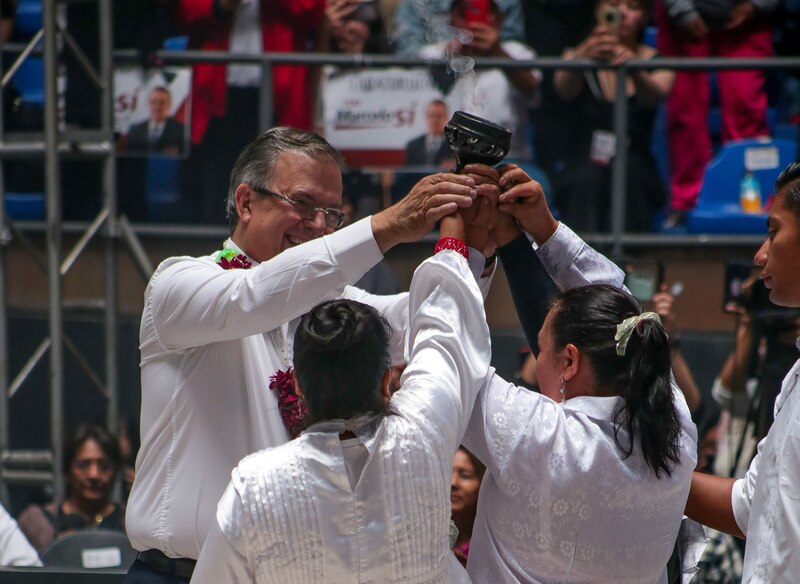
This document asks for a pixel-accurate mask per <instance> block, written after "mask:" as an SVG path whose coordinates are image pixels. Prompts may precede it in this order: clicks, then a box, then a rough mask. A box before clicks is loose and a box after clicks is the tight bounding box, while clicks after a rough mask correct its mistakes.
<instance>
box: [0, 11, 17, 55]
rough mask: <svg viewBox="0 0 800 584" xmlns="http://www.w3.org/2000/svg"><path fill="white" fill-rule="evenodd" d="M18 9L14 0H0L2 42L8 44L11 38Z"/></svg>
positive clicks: (0, 36) (0, 35) (0, 33)
mask: <svg viewBox="0 0 800 584" xmlns="http://www.w3.org/2000/svg"><path fill="white" fill-rule="evenodd" d="M16 10H17V6H16V2H15V1H14V0H0V44H6V43H7V42H8V41H9V40H10V39H11V33H12V32H13V31H14V15H15V14H16Z"/></svg>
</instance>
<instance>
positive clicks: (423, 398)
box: [392, 250, 491, 452]
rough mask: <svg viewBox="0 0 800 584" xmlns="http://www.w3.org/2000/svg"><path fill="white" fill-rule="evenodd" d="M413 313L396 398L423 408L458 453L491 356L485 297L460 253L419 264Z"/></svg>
mask: <svg viewBox="0 0 800 584" xmlns="http://www.w3.org/2000/svg"><path fill="white" fill-rule="evenodd" d="M409 315H410V322H409V356H410V358H409V362H408V366H407V367H406V369H405V371H404V372H403V375H402V377H401V387H400V390H399V391H398V392H397V393H396V394H395V396H394V397H393V398H392V402H393V403H394V404H395V405H396V406H397V407H399V408H404V407H406V408H410V409H412V410H415V411H421V413H422V414H423V415H424V416H426V419H427V420H428V421H429V422H431V423H432V424H433V425H434V426H435V427H436V428H437V430H438V431H440V432H441V433H442V434H443V436H444V437H445V439H446V440H447V441H448V443H449V445H451V446H452V447H453V448H452V449H453V451H454V452H455V448H456V447H457V445H458V441H459V440H460V438H461V435H462V434H463V432H464V428H465V426H466V423H467V420H468V419H469V415H470V413H471V412H472V407H473V405H474V402H475V396H476V394H477V392H478V389H479V388H480V385H481V383H482V382H483V379H484V378H485V377H486V373H487V371H488V369H489V360H490V357H491V347H490V340H489V326H488V325H487V324H486V315H485V313H484V310H483V298H482V297H481V292H480V290H479V289H478V285H477V283H476V282H475V278H474V277H473V275H472V274H471V273H470V270H469V266H468V264H467V262H466V261H465V259H464V258H463V257H462V256H461V255H459V254H458V253H457V252H454V251H449V250H447V251H441V252H439V253H437V254H436V255H435V256H434V257H432V258H429V259H427V260H425V261H424V262H423V263H422V264H421V265H420V266H419V267H418V268H417V270H416V272H415V273H414V278H413V279H412V281H411V291H410V292H409Z"/></svg>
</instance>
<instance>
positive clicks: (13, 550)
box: [0, 505, 42, 566]
mask: <svg viewBox="0 0 800 584" xmlns="http://www.w3.org/2000/svg"><path fill="white" fill-rule="evenodd" d="M41 565H42V560H40V559H39V554H37V553H36V550H35V549H33V546H32V545H31V544H30V542H29V541H28V540H27V538H26V537H25V535H24V534H23V533H22V531H21V530H20V528H19V525H17V522H16V521H14V518H13V517H11V515H9V513H8V511H6V508H5V507H3V506H2V505H0V566H41Z"/></svg>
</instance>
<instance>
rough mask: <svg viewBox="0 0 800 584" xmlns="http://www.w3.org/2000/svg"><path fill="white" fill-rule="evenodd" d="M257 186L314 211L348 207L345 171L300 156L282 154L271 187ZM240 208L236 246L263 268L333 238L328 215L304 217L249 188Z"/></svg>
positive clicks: (241, 188)
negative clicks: (281, 255)
mask: <svg viewBox="0 0 800 584" xmlns="http://www.w3.org/2000/svg"><path fill="white" fill-rule="evenodd" d="M253 186H255V187H265V188H267V189H269V190H270V191H272V192H274V193H277V194H279V195H283V196H284V197H288V198H289V199H304V200H306V201H308V202H310V203H311V204H312V207H319V208H323V209H327V208H336V209H339V208H341V206H342V174H341V172H340V171H339V167H338V166H336V164H334V163H333V162H332V161H329V160H323V161H318V160H314V159H313V158H311V157H310V156H307V155H306V154H301V153H299V152H291V151H286V152H282V153H281V154H280V155H279V156H278V159H277V161H276V163H275V167H274V170H273V173H272V178H271V179H270V180H269V181H267V184H264V185H253ZM239 191H241V193H240V192H239ZM237 203H238V206H239V224H238V225H237V228H236V232H235V233H234V240H235V241H236V242H237V243H238V244H239V245H240V246H241V247H242V248H243V250H244V251H245V252H246V253H247V255H249V256H250V257H251V258H253V259H254V260H256V261H257V262H265V261H267V260H269V259H272V258H273V257H275V256H276V255H278V254H279V253H281V252H282V251H284V250H286V249H289V248H290V247H294V246H296V245H299V244H301V243H305V242H306V241H309V240H311V239H316V238H317V237H321V236H323V235H326V234H328V233H332V232H333V229H332V228H329V227H327V226H326V225H325V215H324V214H323V213H321V212H317V213H315V214H314V215H313V216H312V217H310V218H309V217H304V216H302V215H301V214H300V213H299V212H298V211H297V209H296V208H295V207H294V206H293V205H292V204H291V203H289V202H286V201H282V200H279V199H277V198H275V197H271V196H269V195H264V194H261V193H258V192H256V191H255V190H254V189H253V188H250V186H248V185H246V184H242V185H239V187H238V189H237Z"/></svg>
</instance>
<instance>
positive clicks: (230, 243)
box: [222, 237, 259, 267]
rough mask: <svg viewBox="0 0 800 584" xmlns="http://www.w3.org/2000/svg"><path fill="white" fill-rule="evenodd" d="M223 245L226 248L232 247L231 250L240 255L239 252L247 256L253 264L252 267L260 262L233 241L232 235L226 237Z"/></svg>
mask: <svg viewBox="0 0 800 584" xmlns="http://www.w3.org/2000/svg"><path fill="white" fill-rule="evenodd" d="M222 247H223V248H224V249H231V250H233V251H234V252H236V254H237V255H238V254H242V255H243V256H245V257H246V258H247V261H249V262H250V263H251V264H252V267H256V266H257V265H258V264H259V262H257V261H256V260H254V259H253V258H251V257H250V256H249V255H247V254H246V253H245V252H244V250H242V248H241V247H239V246H238V245H236V244H235V243H234V242H233V239H231V238H230V237H229V238H228V239H226V240H225V242H224V243H223V244H222Z"/></svg>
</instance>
